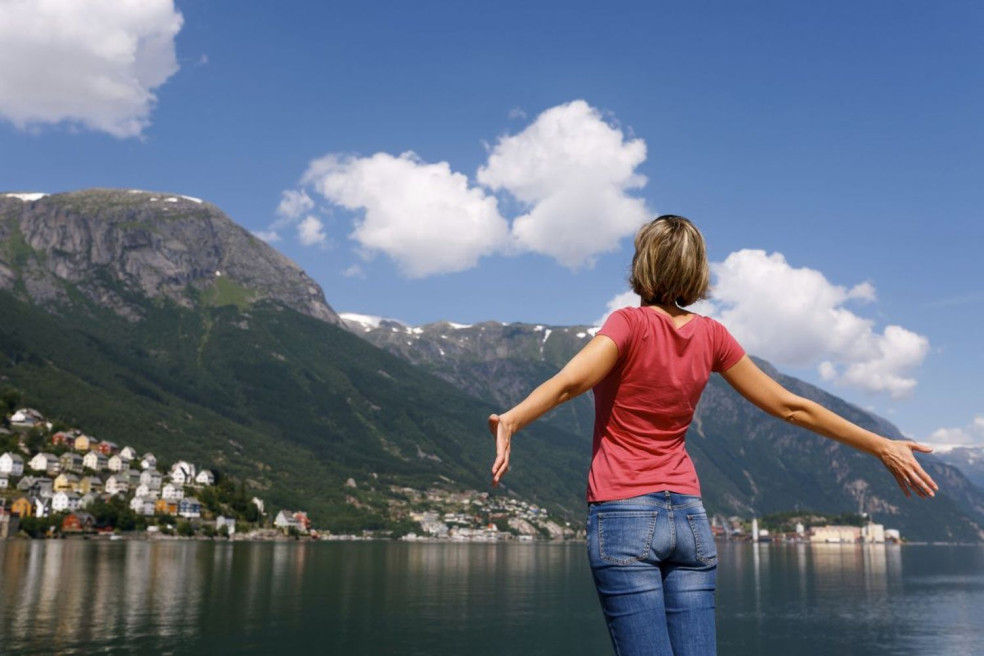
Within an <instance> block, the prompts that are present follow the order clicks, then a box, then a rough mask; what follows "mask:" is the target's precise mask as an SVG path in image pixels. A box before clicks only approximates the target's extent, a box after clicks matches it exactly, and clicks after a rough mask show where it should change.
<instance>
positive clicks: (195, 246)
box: [0, 189, 339, 324]
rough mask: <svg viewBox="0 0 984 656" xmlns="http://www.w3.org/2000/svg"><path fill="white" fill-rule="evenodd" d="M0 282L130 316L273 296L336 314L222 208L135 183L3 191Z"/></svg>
mask: <svg viewBox="0 0 984 656" xmlns="http://www.w3.org/2000/svg"><path fill="white" fill-rule="evenodd" d="M0 289H6V290H9V291H13V292H14V293H16V294H17V295H18V296H20V297H22V298H24V300H30V301H32V302H34V303H38V304H41V305H44V306H46V307H49V308H52V309H54V308H56V307H57V306H58V304H60V303H64V302H67V301H69V300H70V299H71V298H72V295H73V294H74V293H77V292H78V293H81V294H82V295H83V296H84V297H86V298H87V299H88V300H90V301H92V302H94V303H96V304H98V305H100V306H103V307H107V308H111V309H112V310H114V311H115V312H117V313H118V314H121V315H123V316H126V317H128V318H130V319H132V320H139V319H140V318H141V317H142V315H143V312H142V311H141V305H142V301H143V302H145V301H146V299H147V298H152V299H160V298H162V297H166V298H168V299H171V300H173V301H175V302H176V303H178V304H180V305H182V306H185V307H191V306H193V305H195V304H199V303H205V304H219V305H222V304H228V303H232V304H236V305H240V306H243V305H248V304H251V303H253V302H255V301H258V300H261V299H275V300H277V301H278V302H280V303H282V304H284V305H287V306H289V307H291V308H293V309H295V310H297V311H299V312H301V313H303V314H306V315H308V316H311V317H315V318H318V319H321V320H323V321H326V322H329V323H336V324H337V323H339V318H338V315H337V314H336V313H335V311H334V310H333V309H332V308H331V307H330V306H329V305H328V304H327V303H326V302H325V299H324V294H323V292H322V290H321V288H320V287H319V286H318V284H317V283H315V282H314V281H313V280H312V279H311V278H310V277H308V275H307V274H306V273H304V271H302V270H301V269H300V267H298V266H297V265H296V264H294V263H293V262H291V261H290V260H289V259H287V258H286V257H284V256H283V255H281V254H280V253H278V252H277V251H276V250H274V249H273V248H271V247H270V246H268V245H267V244H266V243H264V242H263V241H262V240H260V239H258V238H256V237H255V236H253V235H252V234H250V233H249V232H248V231H247V230H245V229H243V228H241V227H240V226H238V225H236V224H235V223H233V221H231V220H230V219H229V217H227V216H226V215H225V214H224V213H223V212H222V211H221V210H219V209H218V208H217V207H215V206H214V205H212V204H210V203H206V202H203V201H201V200H199V199H196V198H190V197H186V196H179V195H174V194H166V193H152V192H145V191H136V190H111V189H92V190H86V191H78V192H71V193H63V194H52V195H42V194H12V193H7V194H4V193H0Z"/></svg>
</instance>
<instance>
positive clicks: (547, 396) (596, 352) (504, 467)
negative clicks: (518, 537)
mask: <svg viewBox="0 0 984 656" xmlns="http://www.w3.org/2000/svg"><path fill="white" fill-rule="evenodd" d="M616 360H618V347H616V346H615V342H613V341H612V340H611V338H609V337H606V336H604V335H598V336H597V337H595V338H594V339H592V340H591V341H590V342H588V343H587V344H586V345H585V347H584V348H583V349H581V351H580V352H579V353H578V354H577V355H575V356H574V357H573V358H571V361H570V362H568V363H567V364H566V365H565V366H564V368H563V369H561V370H560V371H559V372H558V373H557V375H555V376H554V377H553V378H551V379H550V380H548V381H546V382H545V383H543V384H542V385H540V386H539V387H537V388H536V389H535V390H533V391H532V392H531V393H530V395H529V396H527V397H526V398H525V399H524V400H523V401H522V402H521V403H519V405H517V406H516V407H514V408H512V409H511V410H509V411H508V412H505V413H503V414H501V415H491V416H489V431H491V433H492V435H494V436H495V438H496V439H495V442H496V457H495V462H494V463H493V464H492V485H498V484H499V479H501V478H502V476H503V474H505V473H506V471H508V470H509V451H510V448H511V443H512V436H513V434H514V433H516V431H518V430H519V429H521V428H523V427H524V426H526V425H528V424H529V423H530V422H532V421H533V420H535V419H537V418H538V417H540V416H541V415H543V414H545V413H547V412H549V411H550V410H553V409H554V408H556V407H557V406H558V405H560V404H561V403H563V402H564V401H569V400H570V399H573V398H574V397H576V396H580V395H581V394H583V393H585V392H587V391H588V390H589V389H591V388H592V387H594V386H595V385H597V384H598V383H599V382H601V380H602V379H603V378H604V377H605V376H607V375H608V372H610V371H611V370H612V367H614V366H615V362H616Z"/></svg>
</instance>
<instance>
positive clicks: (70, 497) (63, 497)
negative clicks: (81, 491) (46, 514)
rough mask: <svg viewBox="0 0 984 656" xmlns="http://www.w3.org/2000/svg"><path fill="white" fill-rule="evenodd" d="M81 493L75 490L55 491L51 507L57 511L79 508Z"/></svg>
mask: <svg viewBox="0 0 984 656" xmlns="http://www.w3.org/2000/svg"><path fill="white" fill-rule="evenodd" d="M78 508H79V495H78V494H76V493H75V492H55V496H53V497H51V509H52V510H54V511H55V512H61V511H63V510H68V511H72V510H78Z"/></svg>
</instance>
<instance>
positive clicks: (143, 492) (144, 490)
mask: <svg viewBox="0 0 984 656" xmlns="http://www.w3.org/2000/svg"><path fill="white" fill-rule="evenodd" d="M160 493H161V491H160V490H158V489H155V488H152V487H150V486H149V485H147V484H146V483H141V484H140V485H139V486H137V491H136V492H134V493H133V494H134V495H135V496H138V497H146V498H148V499H153V500H156V499H157V495H158V494H160Z"/></svg>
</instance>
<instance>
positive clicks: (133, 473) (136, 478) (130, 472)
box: [119, 469, 142, 487]
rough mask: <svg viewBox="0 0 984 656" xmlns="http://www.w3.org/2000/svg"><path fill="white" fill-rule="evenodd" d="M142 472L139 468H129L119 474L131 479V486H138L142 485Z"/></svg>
mask: <svg viewBox="0 0 984 656" xmlns="http://www.w3.org/2000/svg"><path fill="white" fill-rule="evenodd" d="M141 473H142V472H141V471H140V470H139V469H127V470H126V471H121V472H120V473H119V475H120V476H123V475H125V476H126V477H127V478H128V479H129V481H130V486H131V487H136V486H137V485H140V474H141Z"/></svg>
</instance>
